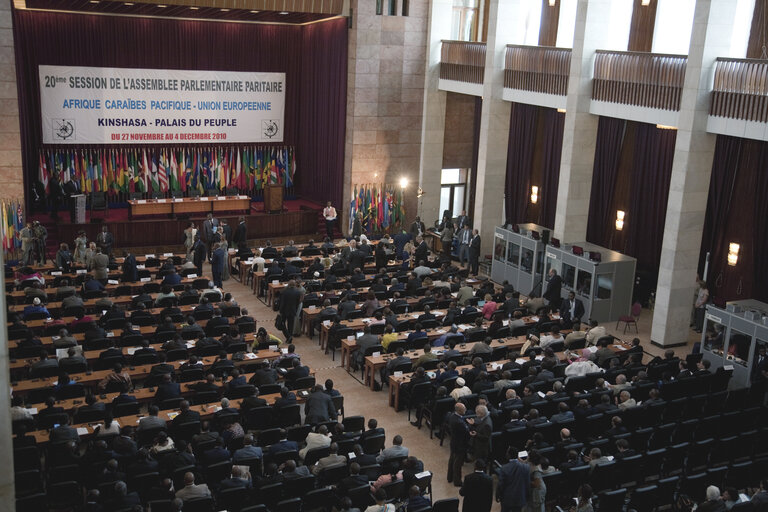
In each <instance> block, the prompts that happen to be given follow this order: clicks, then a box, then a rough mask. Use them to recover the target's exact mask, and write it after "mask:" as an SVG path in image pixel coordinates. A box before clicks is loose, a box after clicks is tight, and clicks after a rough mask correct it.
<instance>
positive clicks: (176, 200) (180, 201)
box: [173, 197, 184, 203]
mask: <svg viewBox="0 0 768 512" xmlns="http://www.w3.org/2000/svg"><path fill="white" fill-rule="evenodd" d="M173 202H174V203H183V202H184V199H182V198H180V197H177V198H176V199H174V200H173Z"/></svg>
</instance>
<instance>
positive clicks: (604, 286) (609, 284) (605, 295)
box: [597, 274, 613, 299]
mask: <svg viewBox="0 0 768 512" xmlns="http://www.w3.org/2000/svg"><path fill="white" fill-rule="evenodd" d="M612 294H613V274H598V275H597V298H598V299H610V298H611V295H612Z"/></svg>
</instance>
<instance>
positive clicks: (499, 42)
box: [470, 0, 524, 257]
mask: <svg viewBox="0 0 768 512" xmlns="http://www.w3.org/2000/svg"><path fill="white" fill-rule="evenodd" d="M523 4H524V2H523V1H522V0H490V6H489V14H488V38H487V47H486V54H485V77H484V79H483V108H482V111H481V114H480V143H479V147H478V156H477V185H476V189H475V211H474V212H472V213H470V217H472V221H473V223H474V226H475V228H476V229H478V230H479V231H480V239H481V240H482V247H481V249H480V255H481V257H482V256H483V255H485V254H489V253H490V252H491V247H492V244H493V229H494V227H496V226H498V225H500V224H501V223H503V222H504V193H503V191H504V184H505V175H506V168H507V144H508V141H509V115H510V110H511V107H512V104H511V103H510V102H508V101H504V100H503V99H502V94H503V91H504V57H505V54H506V47H507V44H508V43H511V42H514V40H513V34H511V33H510V32H511V30H512V28H511V27H512V25H513V24H512V23H511V21H512V20H516V19H518V17H519V15H520V13H521V12H523V7H524V5H523Z"/></svg>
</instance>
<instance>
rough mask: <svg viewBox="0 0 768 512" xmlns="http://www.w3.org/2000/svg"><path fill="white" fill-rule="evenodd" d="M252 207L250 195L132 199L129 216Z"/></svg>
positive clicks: (234, 209)
mask: <svg viewBox="0 0 768 512" xmlns="http://www.w3.org/2000/svg"><path fill="white" fill-rule="evenodd" d="M250 209H251V199H250V198H249V197H248V196H218V197H176V198H170V199H131V200H130V201H128V216H129V217H130V218H131V219H132V218H133V217H134V216H135V215H178V214H180V213H181V214H207V213H214V212H231V211H243V212H248V211H250Z"/></svg>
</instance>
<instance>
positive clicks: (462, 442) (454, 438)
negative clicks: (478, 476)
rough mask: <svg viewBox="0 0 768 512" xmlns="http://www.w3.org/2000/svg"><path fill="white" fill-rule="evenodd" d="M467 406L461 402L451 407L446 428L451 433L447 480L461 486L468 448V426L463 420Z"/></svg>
mask: <svg viewBox="0 0 768 512" xmlns="http://www.w3.org/2000/svg"><path fill="white" fill-rule="evenodd" d="M466 412H467V407H466V406H465V405H464V404H462V403H461V402H459V403H457V404H456V405H455V406H454V408H453V414H451V415H450V416H449V417H448V430H449V431H450V433H451V454H450V456H449V457H448V482H453V485H455V486H456V487H461V469H462V466H463V465H464V459H465V458H466V456H467V449H468V448H469V426H468V425H467V422H466V421H465V420H464V414H466Z"/></svg>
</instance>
